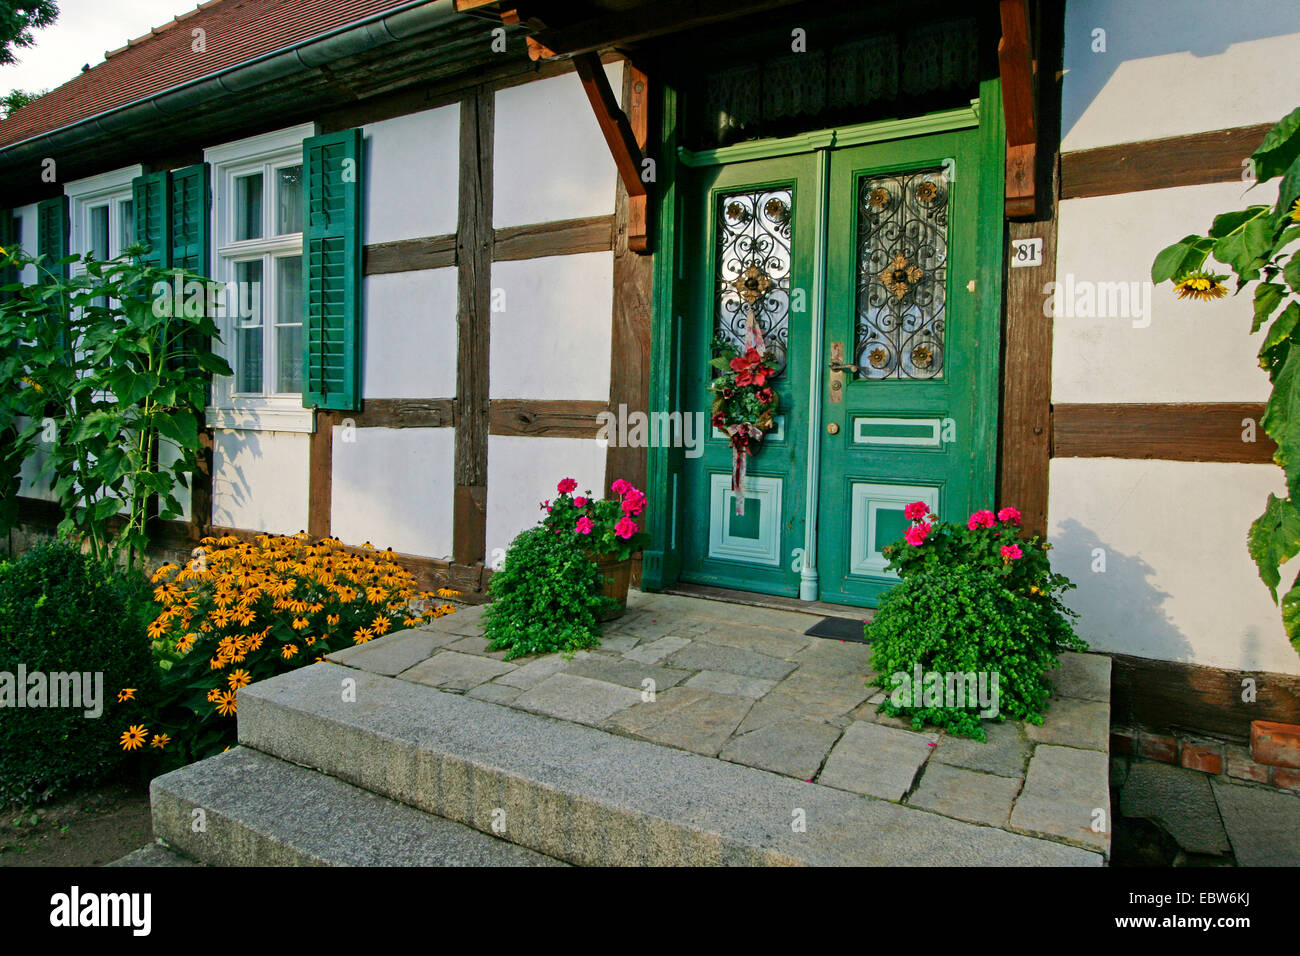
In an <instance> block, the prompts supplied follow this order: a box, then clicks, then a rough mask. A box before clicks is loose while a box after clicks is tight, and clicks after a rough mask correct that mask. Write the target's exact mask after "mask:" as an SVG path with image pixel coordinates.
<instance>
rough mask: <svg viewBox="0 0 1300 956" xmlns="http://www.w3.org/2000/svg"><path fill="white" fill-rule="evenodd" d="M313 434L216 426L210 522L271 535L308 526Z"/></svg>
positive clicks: (292, 532)
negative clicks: (311, 441) (309, 467)
mask: <svg viewBox="0 0 1300 956" xmlns="http://www.w3.org/2000/svg"><path fill="white" fill-rule="evenodd" d="M310 437H311V436H309V435H305V434H298V433H294V432H268V431H243V430H240V431H235V430H231V429H225V428H219V429H217V430H216V431H215V435H214V441H213V455H212V458H213V462H212V465H213V467H212V522H213V524H217V525H224V526H226V527H233V528H243V529H246V530H250V531H266V532H269V533H272V534H294V533H296V532H298V531H302V530H305V529H306V527H307V483H308V472H309V469H308V460H309V459H308V450H309V447H310V445H309V441H310Z"/></svg>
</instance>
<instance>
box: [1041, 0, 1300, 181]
mask: <svg viewBox="0 0 1300 956" xmlns="http://www.w3.org/2000/svg"><path fill="white" fill-rule="evenodd" d="M1098 28H1100V29H1103V30H1105V31H1106V34H1105V40H1106V52H1104V53H1094V52H1093V51H1092V46H1093V30H1094V29H1098ZM1297 42H1300V4H1297V3H1295V2H1294V0H1233V2H1228V0H1176V2H1172V0H1163V2H1151V0H1141V2H1138V0H1069V2H1068V3H1067V4H1066V8H1065V79H1064V84H1063V89H1062V125H1061V133H1062V137H1063V138H1062V147H1061V148H1062V149H1064V150H1066V151H1069V150H1076V149H1089V148H1092V147H1096V146H1109V145H1112V144H1115V143H1130V142H1135V141H1137V140H1144V139H1157V138H1160V137H1164V136H1179V135H1182V134H1185V133H1199V132H1203V131H1205V130H1212V129H1225V128H1228V127H1232V126H1250V125H1253V124H1256V123H1273V122H1276V121H1277V120H1279V119H1281V118H1282V117H1283V116H1284V115H1286V113H1288V112H1289V111H1290V110H1291V109H1293V108H1294V107H1295V105H1296V104H1295V96H1294V94H1295V90H1296V89H1297V88H1298V87H1300V57H1298V56H1296V48H1297ZM1244 158H1245V157H1243V159H1244Z"/></svg>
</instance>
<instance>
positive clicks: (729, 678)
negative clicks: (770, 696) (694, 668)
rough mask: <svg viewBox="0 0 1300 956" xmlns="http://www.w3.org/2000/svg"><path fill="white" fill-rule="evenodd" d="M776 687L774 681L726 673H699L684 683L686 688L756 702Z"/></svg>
mask: <svg viewBox="0 0 1300 956" xmlns="http://www.w3.org/2000/svg"><path fill="white" fill-rule="evenodd" d="M776 685H777V682H776V681H774V680H764V679H763V678H762V677H746V676H745V675H744V674H729V673H727V672H726V671H700V672H699V673H698V674H696V675H695V676H694V677H692V678H691V679H690V680H688V681H687V682H686V686H687V687H698V688H700V689H702V690H712V691H717V692H718V693H719V694H733V695H735V696H736V697H748V698H750V699H751V700H758V698H760V697H762V696H763V695H764V694H766V693H767V692H768V691H769V690H771V689H772V688H773V687H775V686H776Z"/></svg>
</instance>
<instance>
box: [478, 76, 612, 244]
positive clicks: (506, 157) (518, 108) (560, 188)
mask: <svg viewBox="0 0 1300 956" xmlns="http://www.w3.org/2000/svg"><path fill="white" fill-rule="evenodd" d="M605 73H606V75H607V76H608V77H609V82H610V85H611V86H612V87H613V88H614V91H615V96H617V95H618V92H619V91H620V90H621V89H622V88H623V64H622V63H611V64H609V65H607V66H606V67H605ZM495 136H496V139H495V142H494V144H493V150H492V152H493V183H492V190H493V200H492V201H493V210H492V221H493V223H494V225H496V226H497V227H498V228H499V227H502V226H522V225H526V224H528V223H533V222H549V221H551V220H555V219H578V218H581V217H583V216H602V215H608V214H610V213H612V212H613V211H614V187H615V180H616V177H617V173H616V171H615V167H614V160H613V157H611V156H610V153H609V147H608V146H606V145H605V139H604V137H603V136H601V134H600V127H599V126H597V125H596V116H595V114H594V113H593V112H592V110H591V104H590V102H588V100H587V94H586V93H585V92H583V89H582V83H581V82H580V81H579V79H578V77H577V75H576V74H574V73H566V74H564V75H562V76H553V77H551V78H549V79H545V80H537V81H535V82H533V83H524V84H523V85H521V86H514V87H510V88H508V89H504V90H500V91H499V92H498V93H497V96H496V132H495Z"/></svg>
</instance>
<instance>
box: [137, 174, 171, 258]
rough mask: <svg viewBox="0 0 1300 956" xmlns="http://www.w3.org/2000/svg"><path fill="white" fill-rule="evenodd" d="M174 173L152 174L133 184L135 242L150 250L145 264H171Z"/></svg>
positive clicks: (146, 255)
mask: <svg viewBox="0 0 1300 956" xmlns="http://www.w3.org/2000/svg"><path fill="white" fill-rule="evenodd" d="M170 180H171V174H170V173H167V172H161V173H149V174H148V175H145V176H137V177H136V178H135V179H133V180H132V181H131V200H132V203H131V205H132V208H133V209H134V211H135V241H136V242H139V243H143V244H145V245H147V246H148V247H149V251H148V252H146V253H145V254H144V255H142V256H141V257H140V258H141V260H142V261H144V262H146V263H148V264H149V265H154V266H163V267H164V268H165V267H167V266H169V265H171V263H170V262H169V261H168V260H169V259H170V258H171V217H170V216H169V215H168V212H167V206H168V198H169V196H168V187H169V184H170Z"/></svg>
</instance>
